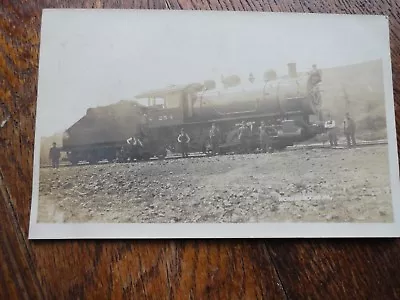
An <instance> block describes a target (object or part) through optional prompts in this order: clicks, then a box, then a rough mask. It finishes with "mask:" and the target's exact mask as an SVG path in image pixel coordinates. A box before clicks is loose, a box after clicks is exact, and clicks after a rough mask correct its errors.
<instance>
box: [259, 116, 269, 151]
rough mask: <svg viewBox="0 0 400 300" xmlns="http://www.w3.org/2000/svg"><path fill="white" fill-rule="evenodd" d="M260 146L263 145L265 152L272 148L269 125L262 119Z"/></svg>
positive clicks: (262, 148)
mask: <svg viewBox="0 0 400 300" xmlns="http://www.w3.org/2000/svg"><path fill="white" fill-rule="evenodd" d="M260 146H261V150H262V151H263V152H264V153H266V152H267V151H269V148H270V145H269V135H268V132H267V126H266V125H265V122H264V121H261V126H260Z"/></svg>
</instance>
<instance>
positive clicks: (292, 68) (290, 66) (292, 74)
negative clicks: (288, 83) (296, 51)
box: [288, 63, 297, 78]
mask: <svg viewBox="0 0 400 300" xmlns="http://www.w3.org/2000/svg"><path fill="white" fill-rule="evenodd" d="M288 75H289V77H290V78H295V77H297V71H296V63H288Z"/></svg>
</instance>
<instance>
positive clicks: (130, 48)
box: [31, 10, 400, 238]
mask: <svg viewBox="0 0 400 300" xmlns="http://www.w3.org/2000/svg"><path fill="white" fill-rule="evenodd" d="M42 20H43V21H42V29H41V32H42V34H41V44H40V60H39V87H38V100H37V112H36V137H35V165H34V184H33V192H32V198H33V199H32V215H31V237H33V238H35V237H36V238H46V237H54V236H57V237H58V238H63V236H62V234H61V233H58V234H57V232H54V231H55V230H57V228H59V229H60V228H61V227H60V226H64V227H63V229H62V230H61V229H60V230H61V231H60V232H68V233H66V236H68V237H82V236H84V237H92V236H96V237H120V236H124V237H132V238H134V237H138V236H141V237H146V236H143V235H142V233H141V227H140V226H141V225H142V224H143V225H145V224H158V225H157V226H160V227H158V228H159V229H155V231H151V230H150V231H149V232H150V234H149V237H176V236H182V235H184V236H185V237H191V236H194V237H195V236H202V237H207V236H210V237H211V236H219V237H224V236H226V234H225V233H226V232H229V230H231V231H230V232H231V233H230V234H228V235H229V236H230V237H235V231H236V230H238V231H240V236H242V237H243V236H248V237H251V236H258V237H270V236H282V237H285V236H306V235H309V234H310V232H312V234H313V235H314V236H341V235H343V236H345V235H347V234H349V235H352V236H368V235H370V234H373V235H376V236H386V235H389V236H390V235H395V234H399V232H400V229H399V225H398V223H397V224H396V216H397V217H399V204H398V200H399V196H400V194H399V170H398V169H399V168H398V166H399V165H398V156H397V144H396V132H395V118H394V103H393V91H392V74H391V62H390V45H389V35H388V20H387V18H386V17H384V16H358V15H352V16H351V15H319V14H294V13H276V14H274V13H252V12H240V13H239V12H235V13H234V12H205V11H196V12H195V11H147V10H143V11H141V10H45V11H44V12H43V19H42ZM77 224H78V225H77ZM85 224H86V225H89V226H91V227H90V228H91V231H90V232H91V233H85V228H86V227H85V226H86V225H85ZM96 224H101V226H100V225H99V227H98V229H96V228H97V227H94V226H96ZM104 224H124V226H127V227H124V229H123V230H125V231H124V233H123V234H121V232H120V231H118V229H117V228H118V227H115V230H114V231H112V232H111V233H110V231H108V232H107V233H104V236H103V235H102V230H103V229H104V228H105V226H107V225H104ZM127 224H128V225H127ZM129 224H132V226H133V227H129ZM166 224H168V226H169V225H170V224H174V225H173V227H165V225H166ZM194 224H198V225H200V226H199V227H193V225H194ZM201 224H214V225H213V226H215V227H213V226H209V227H207V231H204V230H203V231H202V228H203V227H201ZM229 224H234V226H235V227H234V228H233V227H232V229H229V227H224V230H223V231H218V230H219V229H218V228H222V227H218V226H220V225H223V226H230V225H229ZM238 224H243V226H246V225H249V224H252V226H253V227H237V226H239V225H238ZM268 224H273V225H271V226H273V228H274V230H273V231H274V233H273V234H272V233H271V230H270V229H269V228H272V227H268V226H269V225H268ZM279 224H282V226H284V230H283V229H282V231H280V229H279V228H280V227H279V226H280V225H279ZM335 224H342V225H343V224H346V226H348V227H346V226H345V227H340V229H337V228H336V229H332V231H331V229H330V228H334V226H335ZM373 224H375V225H373ZM53 225H54V227H52V226H53ZM69 225H73V226H74V227H68V226H69ZM189 225H190V226H192V227H185V226H189ZM353 225H354V226H355V227H352V226H353ZM364 225H365V226H364ZM178 226H181V227H178ZM254 226H259V227H257V229H256V231H257V232H258V233H255V234H253V233H252V232H251V230H253V229H254V228H256V227H254ZM291 226H292V227H291ZM302 226H303V227H302ZM307 226H310V227H307ZM329 226H333V227H329ZM363 226H364V227H363ZM374 226H375V227H374ZM68 228H73V229H71V230H70V231H68V230H69V229H68ZM143 228H144V227H143ZM154 228H155V227H154ZM168 228H171V229H168ZM179 228H183V229H182V230H186V231H185V233H184V234H183V233H179V234H175V233H174V230H175V229H176V230H180V229H179ZM185 228H186V229H185ZM187 228H192V229H190V230H188V229H187ZM213 228H214V229H213ZM240 228H242V229H240ZM243 228H248V229H243ZM250 228H253V229H251V230H250ZM282 228H283V227H282ZM299 228H300V229H299ZM310 228H312V229H310ZM374 228H375V229H376V230H374ZM292 229H293V231H291V230H292ZM319 229H320V231H318V230H319ZM96 230H97V231H96ZM157 230H161V231H157ZM196 230H199V232H200V233H199V232H197V233H196V232H195V231H196ZM210 230H211V232H210ZM214 230H215V232H213V231H214ZM246 230H247V231H246ZM335 230H336V231H335ZM338 230H339V231H338ZM93 232H95V234H94V233H93ZM103 232H104V231H103ZM294 232H296V233H294ZM146 234H147V233H146Z"/></svg>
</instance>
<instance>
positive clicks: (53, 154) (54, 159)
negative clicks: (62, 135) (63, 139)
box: [49, 143, 61, 169]
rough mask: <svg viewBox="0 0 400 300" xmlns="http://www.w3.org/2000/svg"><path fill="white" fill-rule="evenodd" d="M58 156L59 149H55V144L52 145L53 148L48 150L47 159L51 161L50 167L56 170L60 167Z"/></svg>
mask: <svg viewBox="0 0 400 300" xmlns="http://www.w3.org/2000/svg"><path fill="white" fill-rule="evenodd" d="M60 156H61V151H60V149H59V148H58V147H57V144H56V143H53V147H51V148H50V152H49V158H50V160H51V166H52V167H53V168H57V169H58V167H59V165H60Z"/></svg>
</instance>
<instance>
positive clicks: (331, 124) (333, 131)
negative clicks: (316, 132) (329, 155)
mask: <svg viewBox="0 0 400 300" xmlns="http://www.w3.org/2000/svg"><path fill="white" fill-rule="evenodd" d="M328 117H329V120H328V121H326V122H325V128H326V130H327V132H328V137H329V143H330V145H331V147H333V146H337V128H336V123H335V120H332V117H331V115H329V116H328Z"/></svg>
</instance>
